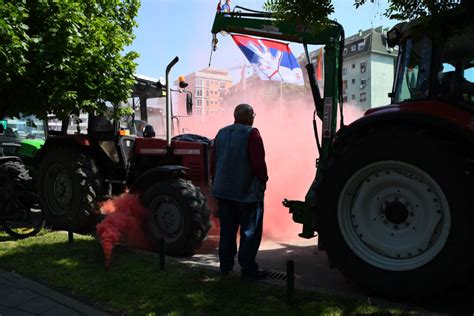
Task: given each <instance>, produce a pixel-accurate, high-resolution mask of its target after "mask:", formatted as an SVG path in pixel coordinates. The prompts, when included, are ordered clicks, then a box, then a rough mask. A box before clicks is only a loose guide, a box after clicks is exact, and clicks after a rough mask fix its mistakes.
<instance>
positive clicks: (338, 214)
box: [212, 9, 474, 297]
mask: <svg viewBox="0 0 474 316" xmlns="http://www.w3.org/2000/svg"><path fill="white" fill-rule="evenodd" d="M469 16H470V15H469V12H465V11H462V10H453V11H452V12H451V13H450V14H448V15H447V17H446V23H443V26H441V28H436V25H437V27H440V24H436V23H432V22H435V21H433V20H432V18H431V17H426V18H424V19H420V20H416V21H413V22H409V23H401V24H398V25H397V26H395V27H394V28H393V29H392V30H390V31H389V32H388V33H387V38H386V41H387V45H388V47H394V46H398V47H399V56H398V61H397V64H396V71H395V81H394V85H393V91H392V92H390V94H389V96H390V97H391V99H392V104H391V105H388V106H385V107H381V108H374V109H370V110H368V111H367V112H366V113H365V115H364V116H363V117H362V118H360V119H359V120H356V121H355V122H353V123H351V124H350V125H345V124H344V122H343V115H342V114H343V111H342V105H343V102H342V94H343V93H342V79H341V78H342V72H341V68H342V67H341V65H342V56H343V48H344V30H343V27H342V26H341V25H340V24H339V23H337V22H332V23H331V24H330V25H328V26H327V27H326V28H325V29H323V31H321V32H320V33H312V32H311V29H310V28H308V27H305V26H303V25H296V24H291V23H285V22H278V23H275V22H276V21H275V19H274V18H273V17H272V15H271V14H269V13H266V12H256V11H251V12H247V11H245V10H243V9H242V11H239V12H230V13H217V14H216V16H215V20H214V25H213V27H212V33H213V35H214V40H213V42H214V43H217V41H216V40H215V36H216V34H217V33H219V32H221V31H224V32H227V33H237V34H247V35H255V36H260V37H266V38H272V39H279V40H285V41H291V42H298V43H302V44H303V45H304V49H305V53H306V57H307V66H306V69H307V72H308V77H309V83H310V85H311V91H312V94H313V98H314V103H315V112H314V113H315V117H314V119H313V120H315V119H316V116H317V117H318V118H319V119H320V120H321V121H322V131H317V129H316V124H315V123H313V124H314V127H315V137H316V143H317V146H318V149H319V158H318V159H317V161H316V165H317V171H316V175H315V179H314V181H313V183H312V185H311V187H310V188H309V190H308V192H307V194H306V197H305V200H304V201H289V200H285V201H284V202H283V203H284V205H285V206H287V207H289V209H290V213H291V214H292V215H293V220H294V221H295V222H297V223H301V224H303V229H302V233H301V234H300V237H303V238H312V237H315V236H316V232H317V233H318V235H319V240H318V246H319V248H320V249H322V250H324V251H325V252H326V254H327V255H328V257H329V261H330V262H331V264H332V266H334V267H337V268H338V269H339V270H340V271H341V272H342V273H343V274H344V275H345V276H346V277H348V278H350V279H352V280H355V281H356V282H357V283H358V284H361V285H363V286H365V287H366V288H368V289H370V290H372V291H375V292H378V293H382V294H386V295H389V296H398V297H400V296H405V297H409V296H429V295H433V294H435V293H437V292H441V291H446V290H447V289H449V288H451V287H453V286H457V285H464V284H466V283H468V282H469V280H470V279H469V277H470V276H472V275H471V274H470V273H471V272H472V268H473V255H472V243H473V241H474V240H473V239H474V222H473V220H474V213H473V212H472V207H471V205H472V203H473V199H472V191H473V189H474V188H473V177H472V175H473V172H474V170H473V164H472V162H473V161H474V152H473V150H472V148H473V142H474V128H473V126H474V124H473V122H474V111H473V109H474V53H473V52H474V41H473V37H472V34H473V30H474V24H473V23H472V19H469ZM448 26H449V27H448ZM307 45H325V48H324V50H325V54H324V73H325V78H324V94H323V95H322V96H321V95H320V93H319V89H318V86H317V81H316V80H315V75H314V72H315V71H314V65H312V64H311V62H310V59H309V53H308V49H307ZM387 92H389V91H387ZM338 107H339V108H340V109H341V113H340V115H339V117H340V120H341V121H340V128H339V129H338V128H337V117H338ZM301 154H304V153H301Z"/></svg>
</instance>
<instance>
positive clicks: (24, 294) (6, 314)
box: [0, 269, 108, 316]
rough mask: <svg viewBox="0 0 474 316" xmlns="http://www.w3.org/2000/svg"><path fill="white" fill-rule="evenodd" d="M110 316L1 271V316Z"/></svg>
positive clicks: (17, 275) (42, 286) (16, 275)
mask: <svg viewBox="0 0 474 316" xmlns="http://www.w3.org/2000/svg"><path fill="white" fill-rule="evenodd" d="M10 315H12V316H13V315H61V316H63V315H64V316H70V315H71V316H72V315H94V316H99V315H108V314H107V313H104V312H102V311H99V310H96V309H94V308H92V307H91V306H89V305H87V304H84V303H81V302H79V301H77V300H75V299H72V298H70V297H67V296H65V295H63V294H61V293H59V292H56V291H54V290H52V289H50V288H47V287H46V286H44V285H41V284H39V283H37V282H34V281H31V280H29V279H26V278H24V277H22V276H21V275H19V274H16V273H12V272H8V271H5V270H2V269H0V316H10Z"/></svg>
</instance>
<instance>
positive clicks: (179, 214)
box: [140, 178, 211, 256]
mask: <svg viewBox="0 0 474 316" xmlns="http://www.w3.org/2000/svg"><path fill="white" fill-rule="evenodd" d="M140 200H141V202H142V204H143V206H145V207H146V208H148V210H149V225H150V230H151V232H152V234H153V236H154V238H155V239H157V240H158V239H160V238H163V239H164V241H165V249H166V253H167V254H170V255H173V256H189V255H192V254H194V253H195V251H196V250H197V249H198V248H199V247H200V246H201V244H202V242H203V240H204V238H205V237H206V236H207V233H208V231H209V229H210V227H211V225H210V219H209V218H210V210H209V208H208V207H207V205H206V199H205V198H204V196H203V195H202V193H201V192H200V191H199V189H198V188H196V187H195V186H194V185H193V184H192V183H191V182H190V181H186V180H184V179H181V178H172V179H166V180H163V181H159V182H157V183H155V184H153V185H152V186H151V187H149V188H148V189H146V190H144V192H143V193H142V194H141V196H140Z"/></svg>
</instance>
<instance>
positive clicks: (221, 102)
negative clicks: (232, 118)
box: [219, 100, 224, 108]
mask: <svg viewBox="0 0 474 316" xmlns="http://www.w3.org/2000/svg"><path fill="white" fill-rule="evenodd" d="M219 105H220V106H221V108H222V107H224V101H222V100H221V101H219Z"/></svg>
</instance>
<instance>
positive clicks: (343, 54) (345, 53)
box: [342, 48, 347, 56]
mask: <svg viewBox="0 0 474 316" xmlns="http://www.w3.org/2000/svg"><path fill="white" fill-rule="evenodd" d="M346 55H347V48H344V50H343V51H342V56H346Z"/></svg>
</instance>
